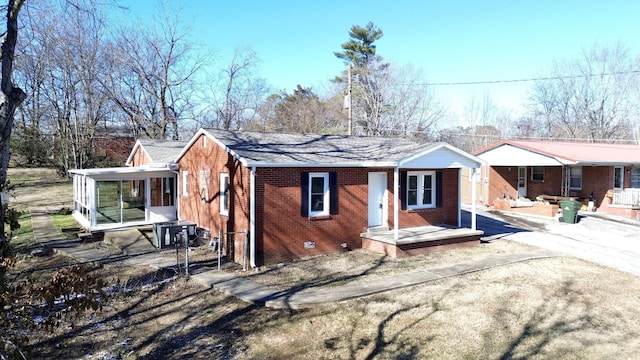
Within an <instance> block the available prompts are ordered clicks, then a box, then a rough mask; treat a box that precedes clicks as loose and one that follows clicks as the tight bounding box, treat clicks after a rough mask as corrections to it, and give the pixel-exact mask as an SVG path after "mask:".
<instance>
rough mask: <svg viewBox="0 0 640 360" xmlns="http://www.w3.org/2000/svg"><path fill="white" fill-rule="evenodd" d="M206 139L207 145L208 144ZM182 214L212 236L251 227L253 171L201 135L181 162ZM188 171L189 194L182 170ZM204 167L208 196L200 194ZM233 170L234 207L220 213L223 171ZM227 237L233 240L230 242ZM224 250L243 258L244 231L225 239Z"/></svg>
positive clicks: (231, 206)
mask: <svg viewBox="0 0 640 360" xmlns="http://www.w3.org/2000/svg"><path fill="white" fill-rule="evenodd" d="M205 143H206V145H205ZM178 166H179V167H180V174H179V175H178V192H177V196H178V202H179V211H178V214H179V216H180V219H181V220H189V221H193V222H195V223H196V224H197V225H198V226H199V227H202V228H205V229H208V230H209V231H211V236H212V237H214V236H218V232H219V231H220V230H222V231H223V232H224V233H230V232H242V231H248V230H249V196H250V194H251V193H250V189H249V180H250V178H249V176H250V171H249V169H247V168H244V167H242V166H241V165H240V163H239V162H238V161H237V160H235V159H234V158H233V157H232V156H231V155H229V153H227V152H226V151H225V150H224V149H222V148H220V147H219V146H217V145H216V144H215V143H214V142H213V141H212V140H211V139H206V141H204V137H202V136H201V137H200V138H199V139H197V140H196V141H195V142H194V143H193V145H192V146H191V147H190V148H189V149H188V151H187V152H186V154H185V155H184V156H183V157H182V158H181V159H180V161H179V162H178ZM185 170H186V171H188V172H189V174H188V196H186V197H185V196H183V191H182V179H183V177H182V172H183V171H185ZM200 170H209V181H208V194H207V195H208V196H202V195H205V194H202V195H201V194H200V189H201V186H204V184H201V183H200V180H201V179H200ZM221 172H226V173H229V180H230V184H231V186H230V188H231V191H230V194H229V196H230V197H231V198H230V199H231V201H230V209H229V215H228V216H227V215H221V214H220V197H219V191H220V173H221ZM227 240H229V241H228V242H227ZM223 250H224V254H225V255H226V254H227V253H229V252H230V253H232V254H233V258H234V261H236V262H239V263H240V262H242V260H243V256H244V254H243V235H242V234H237V235H234V236H231V235H230V236H228V237H226V238H225V239H223Z"/></svg>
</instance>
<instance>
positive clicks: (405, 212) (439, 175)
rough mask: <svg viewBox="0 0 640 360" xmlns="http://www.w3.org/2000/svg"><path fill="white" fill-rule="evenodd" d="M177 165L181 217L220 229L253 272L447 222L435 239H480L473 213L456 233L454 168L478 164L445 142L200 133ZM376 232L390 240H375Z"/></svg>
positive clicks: (230, 251) (227, 247)
mask: <svg viewBox="0 0 640 360" xmlns="http://www.w3.org/2000/svg"><path fill="white" fill-rule="evenodd" d="M175 161H176V163H177V165H178V168H179V172H180V175H179V176H178V182H179V185H178V194H177V195H178V199H179V200H178V201H177V203H178V217H179V219H181V220H188V221H192V222H195V223H196V224H197V225H198V226H199V227H201V228H204V229H206V230H209V231H210V233H211V234H212V236H214V237H215V236H217V234H218V233H220V232H221V233H223V238H222V239H220V240H222V247H223V248H224V251H226V252H227V255H228V256H230V257H232V258H233V259H234V261H236V262H244V261H246V260H248V261H250V264H251V266H252V267H254V266H257V265H262V264H268V263H277V262H282V261H289V260H293V259H296V258H301V257H304V256H310V255H319V254H330V253H336V252H340V251H345V250H346V249H355V248H361V247H363V246H364V247H371V248H376V250H379V251H380V249H382V250H383V251H387V249H388V248H387V247H386V246H387V245H390V246H399V244H400V240H399V236H400V235H399V234H400V233H401V230H402V229H406V228H412V227H416V226H424V225H439V224H442V225H446V226H445V227H441V228H438V231H441V232H442V234H441V235H443V236H442V239H444V238H446V237H459V238H467V239H473V240H474V241H476V242H477V241H479V238H480V235H481V234H482V232H480V231H475V207H473V216H472V218H473V221H472V228H473V229H472V230H471V231H467V232H461V233H460V234H457V233H455V231H454V230H455V229H458V228H459V227H460V223H461V196H460V195H461V187H460V170H461V169H462V168H465V167H471V168H477V167H479V166H480V165H481V163H482V162H481V160H479V159H478V158H476V157H474V156H473V155H470V154H468V153H466V152H464V151H462V150H459V149H457V148H455V147H453V146H451V145H448V144H445V143H434V144H422V145H420V144H417V143H413V142H410V141H407V140H402V139H390V138H381V137H351V136H339V135H326V136H322V135H300V134H297V135H296V134H282V133H260V132H248V131H225V130H213V129H200V130H199V131H198V132H197V133H196V134H195V135H194V136H193V137H192V139H191V140H190V141H189V143H188V144H187V145H186V146H185V147H184V149H183V150H182V152H181V153H180V154H179V156H178V157H177V158H176V160H175ZM373 230H379V231H381V232H382V233H384V232H385V230H386V232H387V233H388V234H389V236H390V240H386V241H387V243H386V244H384V245H382V246H377V245H375V244H373V242H374V241H373V240H371V238H373V237H374V236H369V235H367V234H375V233H374V232H373ZM231 233H243V234H248V236H247V238H246V240H245V238H244V237H242V236H235V237H234V236H231V235H227V234H231ZM447 234H450V235H447ZM231 239H233V240H231ZM438 241H439V242H438V244H441V245H444V244H446V242H445V241H440V240H438ZM372 244H373V245H372ZM406 245H407V246H409V247H411V244H410V243H407V244H406ZM414 245H415V244H414Z"/></svg>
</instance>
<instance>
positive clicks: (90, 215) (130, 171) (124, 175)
mask: <svg viewBox="0 0 640 360" xmlns="http://www.w3.org/2000/svg"><path fill="white" fill-rule="evenodd" d="M69 173H70V174H71V175H73V216H74V218H75V219H76V220H77V221H78V222H79V223H80V225H81V226H83V227H84V228H85V229H87V230H89V231H100V230H108V229H115V228H123V227H129V226H139V225H147V224H153V223H156V222H164V221H173V220H176V219H177V213H176V204H175V202H176V196H175V194H176V173H175V172H174V171H171V170H169V169H167V168H151V167H118V168H104V169H82V170H70V171H69Z"/></svg>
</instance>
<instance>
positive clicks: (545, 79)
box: [423, 70, 640, 86]
mask: <svg viewBox="0 0 640 360" xmlns="http://www.w3.org/2000/svg"><path fill="white" fill-rule="evenodd" d="M638 73H640V70H629V71H617V72H610V73H600V74H587V75H563V76H553V77H551V76H550V77H537V78H528V79H511V80H485V81H460V82H437V83H426V84H423V85H429V86H454V85H483V84H506V83H520V82H532V81H549V80H566V79H578V78H591V77H596V76H611V75H630V74H638Z"/></svg>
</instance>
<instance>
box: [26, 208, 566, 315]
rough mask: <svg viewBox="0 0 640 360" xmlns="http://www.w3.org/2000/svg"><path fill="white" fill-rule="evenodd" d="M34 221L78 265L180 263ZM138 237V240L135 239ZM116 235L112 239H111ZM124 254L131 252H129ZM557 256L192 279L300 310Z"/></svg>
mask: <svg viewBox="0 0 640 360" xmlns="http://www.w3.org/2000/svg"><path fill="white" fill-rule="evenodd" d="M31 220H32V224H33V232H34V234H35V237H36V241H37V242H38V243H39V244H40V245H42V246H46V247H48V248H52V249H55V251H57V252H60V253H63V254H65V255H67V256H70V257H72V258H74V259H76V260H78V261H79V262H100V263H116V262H120V263H124V264H127V265H146V266H152V267H154V268H158V269H160V268H164V267H170V266H174V265H175V260H169V259H167V258H166V257H162V256H158V253H157V250H155V248H154V247H153V246H152V245H151V244H150V243H149V242H148V241H147V240H146V239H139V238H136V236H139V235H140V232H139V231H138V230H122V232H121V233H120V234H116V235H115V236H120V237H123V238H124V240H123V241H125V243H126V244H128V245H127V246H125V249H122V250H120V249H117V248H115V247H113V246H109V245H107V244H104V243H103V242H102V241H100V242H95V243H83V242H82V241H81V240H79V239H78V240H61V239H60V238H59V236H58V235H57V232H56V229H55V226H54V224H53V221H52V220H51V215H49V214H48V213H47V212H46V211H45V210H38V209H32V210H31ZM136 233H137V234H138V235H136ZM110 236H111V234H110ZM123 251H126V253H124V252H123ZM556 254H557V253H555V252H552V251H548V250H543V249H539V250H531V251H529V252H521V253H510V254H502V255H493V256H486V257H480V258H477V259H474V260H472V261H467V262H464V263H457V264H452V265H450V266H443V267H437V268H430V269H423V270H421V271H411V272H407V273H402V274H395V275H389V276H385V277H380V278H377V279H376V280H375V281H371V280H370V279H362V280H356V281H352V282H347V283H345V284H344V285H341V286H333V287H330V288H326V287H325V288H304V289H288V290H275V289H271V288H268V287H266V286H263V285H260V284H257V283H255V282H252V281H250V280H247V279H245V278H243V277H238V276H234V275H232V274H231V273H228V272H225V271H217V270H209V271H203V272H200V273H198V274H195V275H192V276H191V278H192V279H193V280H195V281H197V282H199V283H202V284H204V285H206V286H210V287H213V288H216V289H218V290H220V291H223V292H225V293H228V294H230V295H233V296H235V297H238V298H239V299H242V300H244V301H247V302H251V303H255V304H263V305H265V306H267V307H272V308H291V309H299V308H305V307H311V306H314V305H317V304H323V303H333V302H338V301H344V300H350V299H355V298H359V297H363V296H369V295H374V294H378V293H382V292H385V291H390V290H395V289H400V288H404V287H409V286H414V285H419V284H424V283H428V282H430V281H434V280H438V279H443V278H447V277H452V276H457V275H462V274H467V273H471V272H475V271H480V270H485V269H489V268H492V267H496V266H504V265H508V264H512V263H516V262H521V261H527V260H532V259H539V258H545V257H550V256H554V255H556Z"/></svg>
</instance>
